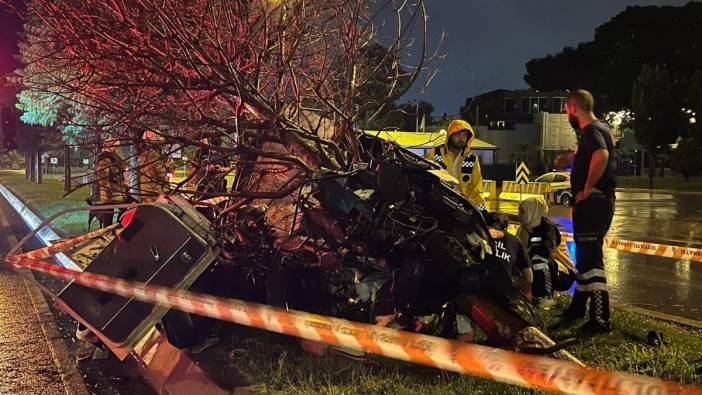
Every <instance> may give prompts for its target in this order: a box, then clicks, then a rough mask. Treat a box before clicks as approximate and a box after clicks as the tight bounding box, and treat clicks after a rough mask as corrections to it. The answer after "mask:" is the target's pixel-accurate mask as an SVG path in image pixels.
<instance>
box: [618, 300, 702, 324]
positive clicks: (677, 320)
mask: <svg viewBox="0 0 702 395" xmlns="http://www.w3.org/2000/svg"><path fill="white" fill-rule="evenodd" d="M612 307H614V308H616V309H620V310H624V311H628V312H631V313H636V314H640V315H645V316H649V317H651V318H655V319H658V320H661V321H668V322H672V323H674V324H678V325H683V326H688V327H691V328H696V329H702V321H697V320H693V319H690V318H685V317H679V316H677V315H672V314H667V313H661V312H658V311H653V310H649V309H645V308H643V307H636V306H631V305H626V304H613V305H612Z"/></svg>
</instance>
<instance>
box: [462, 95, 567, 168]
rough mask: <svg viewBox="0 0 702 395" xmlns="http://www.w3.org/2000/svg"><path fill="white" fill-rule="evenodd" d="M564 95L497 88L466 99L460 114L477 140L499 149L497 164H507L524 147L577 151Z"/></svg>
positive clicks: (553, 150)
mask: <svg viewBox="0 0 702 395" xmlns="http://www.w3.org/2000/svg"><path fill="white" fill-rule="evenodd" d="M567 95H568V94H567V92H562V91H552V92H539V91H535V90H516V91H508V90H504V89H500V90H495V91H492V92H488V93H485V94H482V95H480V96H476V97H472V98H468V99H466V105H465V106H463V107H462V108H461V115H462V116H463V117H464V118H467V119H468V120H469V121H470V122H471V123H472V124H474V125H475V126H476V129H477V133H478V137H479V138H480V139H482V140H484V141H486V142H488V143H490V144H493V145H496V146H498V147H500V157H499V159H500V163H509V162H511V161H513V158H514V157H515V155H518V154H519V152H520V151H523V150H524V149H525V147H526V146H529V147H534V148H536V149H538V150H541V151H544V152H546V153H548V152H564V151H571V150H574V149H575V148H576V146H577V140H576V136H575V133H574V131H573V129H572V127H571V126H570V124H569V122H568V117H567V116H566V114H565V102H566V97H567Z"/></svg>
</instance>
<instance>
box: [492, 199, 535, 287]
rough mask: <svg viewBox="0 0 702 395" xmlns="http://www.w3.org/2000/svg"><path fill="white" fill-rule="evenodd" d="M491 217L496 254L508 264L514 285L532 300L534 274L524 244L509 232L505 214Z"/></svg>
mask: <svg viewBox="0 0 702 395" xmlns="http://www.w3.org/2000/svg"><path fill="white" fill-rule="evenodd" d="M489 219H490V222H491V225H490V236H492V238H493V240H494V241H495V256H496V257H497V258H499V259H501V260H502V261H503V262H505V263H507V264H508V267H509V269H510V274H511V276H512V281H513V282H514V286H515V287H516V288H517V289H519V291H521V292H522V294H524V296H526V297H527V298H528V299H530V300H531V298H532V284H533V282H534V275H533V272H532V269H531V262H530V261H529V255H528V254H527V251H526V249H525V247H524V245H523V244H522V243H521V242H520V241H519V239H518V238H517V237H515V236H513V235H511V234H510V233H508V232H507V228H508V227H509V219H508V218H507V217H506V216H505V215H500V214H497V213H491V214H490V218H489Z"/></svg>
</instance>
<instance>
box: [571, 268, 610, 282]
mask: <svg viewBox="0 0 702 395" xmlns="http://www.w3.org/2000/svg"><path fill="white" fill-rule="evenodd" d="M593 277H605V271H604V269H590V270H588V271H586V272H585V273H578V274H577V278H578V280H589V279H591V278H593Z"/></svg>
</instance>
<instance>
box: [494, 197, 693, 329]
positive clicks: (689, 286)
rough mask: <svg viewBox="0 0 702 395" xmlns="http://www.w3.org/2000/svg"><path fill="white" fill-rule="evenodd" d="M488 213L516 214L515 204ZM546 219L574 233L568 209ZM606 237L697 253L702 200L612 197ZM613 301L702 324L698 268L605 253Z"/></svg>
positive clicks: (610, 251)
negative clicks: (692, 250)
mask: <svg viewBox="0 0 702 395" xmlns="http://www.w3.org/2000/svg"><path fill="white" fill-rule="evenodd" d="M491 209H493V210H494V209H497V210H498V211H501V212H505V213H509V214H516V213H517V204H516V203H512V202H499V203H498V202H494V203H493V204H492V206H491ZM549 217H550V218H551V219H552V220H553V221H554V222H555V223H556V224H558V225H559V227H560V228H561V229H563V230H564V231H567V232H572V231H573V222H572V219H571V209H569V208H564V207H560V206H556V207H552V208H551V210H550V212H549ZM610 235H611V236H615V237H617V238H621V239H626V240H634V241H644V242H653V243H660V244H669V245H674V246H685V247H698V248H702V194H693V193H669V192H654V193H650V192H639V191H621V192H617V202H616V209H615V213H614V220H613V221H612V227H611V229H610ZM605 257H606V258H605V259H606V273H607V277H608V284H609V287H610V293H611V296H612V301H613V302H614V303H617V304H620V305H628V306H634V307H639V308H644V309H648V310H653V311H658V312H663V313H666V314H672V315H675V316H680V317H683V318H688V319H693V320H699V321H702V303H701V302H700V301H702V263H699V262H690V261H679V260H675V259H669V258H659V257H653V256H647V255H640V254H634V253H628V252H622V251H617V250H613V249H606V251H605Z"/></svg>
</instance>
